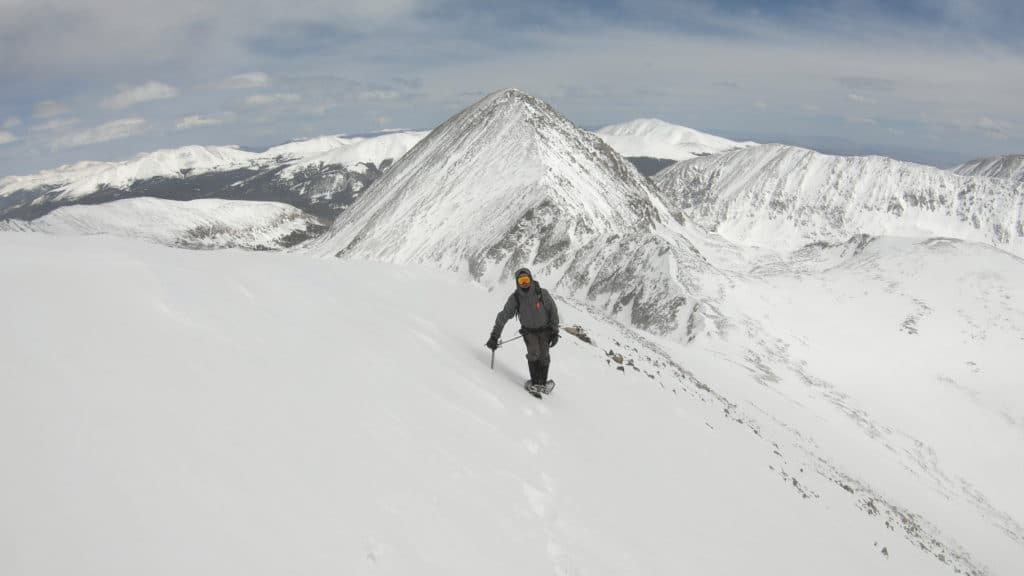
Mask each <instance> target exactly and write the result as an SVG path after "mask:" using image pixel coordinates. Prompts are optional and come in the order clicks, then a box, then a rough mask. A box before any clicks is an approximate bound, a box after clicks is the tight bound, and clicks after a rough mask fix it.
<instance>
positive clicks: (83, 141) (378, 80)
mask: <svg viewBox="0 0 1024 576" xmlns="http://www.w3.org/2000/svg"><path fill="white" fill-rule="evenodd" d="M1021 29H1024V3H1020V2H1017V1H995V0H982V1H978V2H968V1H962V0H939V1H934V2H880V1H878V2H876V1H868V0H862V1H857V0H849V1H837V2H824V3H823V2H806V1H784V2H775V3H764V2H744V1H739V0H730V1H720V2H715V1H711V0H702V1H693V2H689V1H685V0H683V1H669V0H649V1H644V0H637V1H630V2H618V1H611V0H600V1H596V2H582V1H571V0H549V1H540V0H520V1H518V2H507V1H506V2H491V1H487V0H484V1H475V2H473V1H467V0H377V1H375V2H373V3H360V2H345V1H340V2H339V1H329V0H313V1H303V0H292V1H290V2H287V3H264V2H256V1H253V0H246V1H241V0H226V1H223V2H216V1H214V0H202V1H199V0H179V1H176V2H166V1H152V0H108V1H98V0H0V78H2V86H3V89H2V91H0V176H3V175H9V174H24V173H30V172H34V171H36V170H39V169H43V168H51V167H55V166H57V165H59V164H63V163H68V162H74V161H79V160H115V159H124V158H128V157H131V156H132V155H134V154H136V153H139V152H143V151H148V150H153V149H157V148H163V147H174V146H181V145H185V144H238V145H242V146H248V147H261V146H268V145H271V144H275V143H279V142H282V141H286V140H289V139H292V138H299V137H307V136H315V135H320V134H333V133H342V132H344V133H363V132H370V131H375V130H379V129H383V128H417V129H424V128H432V127H434V126H436V125H437V124H439V123H440V122H443V121H444V120H445V119H446V118H448V117H449V116H450V115H452V114H453V113H455V112H456V111H458V110H459V109H461V108H463V107H465V106H467V105H469V104H471V103H472V102H473V101H474V100H476V99H477V98H479V97H480V96H482V95H483V94H486V93H488V92H491V91H493V90H496V89H499V88H504V87H517V88H521V89H523V90H526V91H528V92H530V93H533V94H535V95H537V96H540V97H542V98H545V99H546V100H548V101H549V102H551V104H552V105H554V106H555V107H556V108H557V109H559V110H560V111H561V112H562V113H563V114H565V115H566V116H567V117H568V118H569V119H570V120H572V121H574V122H575V123H576V124H578V125H580V126H584V127H599V126H602V125H606V124H610V123H615V122H620V121H624V120H628V119H632V118H637V117H657V118H661V119H663V120H667V121H670V122H674V123H678V124H683V125H687V126H690V127H693V128H697V129H699V130H704V131H707V132H711V133H714V134H719V135H723V136H727V137H732V138H737V139H751V140H757V141H761V142H784V143H788V144H796V145H801V146H807V147H810V148H814V149H817V150H821V151H824V152H830V153H851V154H866V153H878V154H886V155H891V156H895V157H898V158H902V159H909V160H914V161H919V162H926V163H932V164H936V165H942V166H947V165H952V164H954V163H957V162H960V161H964V160H968V159H971V158H975V157H981V156H990V155H996V154H1005V153H1024V136H1022V128H1024V112H1022V110H1021V106H1020V104H1019V101H1020V100H1024V98H1022V95H1024V40H1022V39H1021V38H1022V35H1021V34H1020V30H1021Z"/></svg>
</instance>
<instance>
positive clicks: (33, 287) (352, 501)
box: [0, 233, 1022, 576]
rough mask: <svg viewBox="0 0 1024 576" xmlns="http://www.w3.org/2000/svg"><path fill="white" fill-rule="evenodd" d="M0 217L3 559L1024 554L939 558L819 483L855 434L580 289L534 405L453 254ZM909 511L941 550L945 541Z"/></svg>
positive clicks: (191, 562)
mask: <svg viewBox="0 0 1024 576" xmlns="http://www.w3.org/2000/svg"><path fill="white" fill-rule="evenodd" d="M0 236H2V241H0V260H2V261H3V262H4V263H5V265H4V266H3V267H2V268H0V301H2V302H7V303H17V305H12V306H9V307H8V308H6V309H5V322H6V324H7V325H8V326H16V327H17V329H16V330H3V331H0V362H2V364H3V366H4V380H3V383H2V385H0V394H2V401H0V452H2V453H3V454H4V455H5V457H4V463H3V466H4V474H3V475H2V478H3V483H4V490H2V491H0V508H2V509H3V510H4V514H3V515H2V516H0V538H2V539H3V541H4V542H6V543H8V544H9V547H10V549H11V550H12V553H10V554H2V555H0V572H2V573H4V574H13V575H21V574H38V573H46V574H65V573H69V572H76V573H103V574H108V575H111V576H118V575H122V574H124V575H129V574H140V573H154V572H161V573H175V574H197V573H210V572H224V571H229V572H241V573H246V574H251V575H254V576H256V575H260V574H280V573H282V572H298V573H303V574H354V573H364V572H379V573H386V574H445V575H451V574H481V573H498V574H523V573H534V574H537V573H541V574H545V573H556V574H557V573H568V574H580V573H583V574H676V573H700V574H723V575H724V574H755V573H756V574H760V573H766V574H779V573H786V574H795V575H801V574H807V575H815V576H817V575H819V574H822V573H829V574H836V575H842V574H850V575H856V576H860V575H863V574H894V575H904V574H920V575H925V574H949V573H951V572H952V569H953V568H954V567H956V568H957V569H960V570H962V571H968V572H974V573H979V574H980V573H985V572H986V570H984V569H981V570H975V569H974V567H976V566H981V565H985V566H988V567H989V568H990V569H991V571H992V572H991V573H994V574H1007V575H1009V574H1012V573H1014V570H1013V567H1014V566H1019V565H1020V563H1019V562H1020V559H1021V558H1022V556H1021V552H1020V548H1019V546H1018V547H1014V546H1013V545H1010V546H1008V547H1007V546H1003V547H1002V548H1000V547H999V545H998V544H997V543H996V540H998V539H999V538H1000V536H999V535H998V534H995V535H993V534H992V533H991V532H989V533H987V534H988V536H989V537H991V538H992V543H990V544H988V545H985V544H982V545H979V550H980V552H978V553H977V555H976V556H971V557H970V559H968V560H964V559H963V558H962V557H960V556H954V554H958V552H957V549H956V548H955V547H950V548H945V549H943V551H945V553H947V554H949V556H947V557H946V558H947V559H946V561H945V562H949V563H951V565H947V564H946V563H944V562H943V561H940V560H938V559H937V558H936V556H935V555H934V554H933V553H931V552H926V551H925V549H924V548H926V546H921V545H919V544H918V542H917V541H915V540H912V539H908V538H907V536H906V535H905V531H906V530H907V527H906V526H905V525H903V524H900V523H899V522H898V521H896V523H895V524H894V525H892V526H891V527H887V526H886V523H887V522H888V521H889V520H888V518H889V517H890V516H888V515H889V514H890V509H889V508H888V507H887V504H886V502H887V500H886V499H887V498H888V495H887V494H886V493H887V492H889V491H890V489H892V490H894V491H895V488H896V486H894V485H886V486H885V487H884V490H880V491H879V492H872V491H871V488H870V485H869V484H867V483H866V482H865V483H861V482H860V481H859V480H857V478H859V477H860V475H861V474H864V475H865V476H869V475H870V474H871V472H872V471H871V470H863V469H860V470H854V471H852V473H853V474H855V476H854V477H853V478H852V479H851V478H839V479H836V478H831V477H829V476H828V474H829V473H830V472H828V470H830V468H829V466H830V465H836V466H841V463H842V460H843V458H844V457H845V455H846V454H847V452H845V451H844V450H843V449H837V450H836V451H835V452H834V453H831V454H826V455H825V456H827V458H828V459H826V460H822V461H819V460H818V459H817V458H816V457H815V456H813V455H812V454H808V453H803V452H801V450H800V449H799V448H798V447H797V446H800V445H802V446H804V447H805V448H807V447H813V446H814V445H815V443H816V442H817V439H816V438H813V439H812V438H804V439H803V440H801V439H800V438H799V437H798V436H799V434H800V431H801V430H802V428H799V427H794V428H793V430H792V431H791V432H787V431H786V427H785V425H786V424H787V422H786V421H785V419H786V418H788V417H789V414H787V413H786V412H785V411H780V412H779V413H778V414H777V415H774V418H773V415H772V414H771V413H759V412H756V411H755V410H753V409H750V404H748V402H747V401H745V400H744V399H743V397H742V396H739V397H733V398H732V400H730V401H728V402H729V403H726V404H723V400H721V399H718V398H716V396H715V394H718V393H715V392H714V389H713V388H707V384H710V385H712V386H715V387H717V386H719V385H724V384H726V382H724V381H721V380H720V378H724V377H726V376H730V377H736V378H737V380H736V382H735V384H734V385H733V384H730V386H731V387H732V388H735V389H736V391H737V392H739V393H741V394H742V393H743V391H744V390H746V391H747V392H754V393H756V394H761V392H760V390H761V389H762V388H760V387H758V386H756V385H754V384H753V383H751V385H749V386H748V387H743V386H742V385H741V382H743V381H747V382H750V378H751V375H750V374H744V372H743V370H739V371H735V370H732V371H730V370H731V369H730V368H729V367H734V366H735V364H734V363H733V362H731V361H729V360H728V359H725V358H719V360H718V361H717V362H715V363H714V364H713V365H707V364H705V365H701V362H698V361H697V360H696V359H693V360H692V363H693V364H694V366H696V367H698V368H700V370H701V372H702V374H701V378H702V379H703V381H704V382H706V383H707V384H702V385H701V386H695V385H694V382H695V381H694V380H693V379H692V378H691V377H687V376H685V375H684V374H682V373H680V372H678V370H677V369H674V368H673V367H672V365H671V364H669V363H666V361H665V360H663V359H661V358H662V357H660V356H659V355H658V351H657V347H656V346H653V345H649V344H645V343H644V341H643V340H640V339H637V338H636V337H635V336H634V335H631V334H630V333H629V332H628V331H623V330H621V329H619V328H616V327H615V326H614V325H611V324H608V323H606V322H605V321H602V320H600V319H598V318H596V317H594V316H591V315H590V314H588V313H587V312H585V311H582V310H580V309H578V308H576V307H575V306H574V305H572V303H570V302H568V301H562V302H560V306H561V309H562V311H563V317H564V322H565V323H566V324H574V323H577V324H581V325H583V326H585V327H586V328H587V329H588V332H589V338H591V339H592V340H593V344H588V343H585V342H584V341H582V340H579V339H577V338H575V337H573V336H571V335H568V334H566V335H565V336H564V337H563V339H562V343H560V344H559V346H558V347H556V348H555V349H554V356H555V360H554V365H553V368H552V374H553V376H554V377H555V378H556V379H558V381H559V385H558V388H557V389H556V391H555V393H554V394H553V395H552V396H550V397H548V398H546V399H544V400H543V401H538V400H535V399H533V398H531V397H529V396H528V395H527V394H525V393H524V392H523V390H522V388H521V382H522V378H523V374H524V372H525V366H524V364H525V362H524V360H523V358H522V355H523V350H522V348H521V347H520V346H517V345H510V346H508V347H507V348H503V349H501V350H499V351H498V354H497V362H496V366H495V370H494V371H491V370H489V369H488V363H489V353H488V352H487V350H485V349H484V348H483V347H482V344H481V341H482V340H483V339H484V338H485V337H486V332H487V330H488V328H489V326H488V325H489V321H490V319H491V318H492V317H493V314H494V312H495V310H496V309H497V307H498V306H500V304H501V302H502V301H503V299H504V292H500V293H489V292H487V291H485V290H483V289H482V288H480V287H478V286H473V285H468V284H464V283H463V282H461V281H460V280H457V279H456V278H453V277H450V276H447V275H444V274H439V273H438V272H437V271H425V270H420V269H416V268H411V267H395V266H391V265H382V264H374V263H366V262H344V261H343V262H339V261H330V260H319V259H308V258H304V257H302V256H301V255H296V254H245V253H238V252H215V253H195V252H188V251H176V250H168V249H166V248H162V247H157V246H148V245H143V244H139V243H135V242H132V241H126V240H121V239H113V238H100V237H89V238H82V239H75V240H74V241H71V240H69V239H67V238H62V237H54V236H45V235H33V234H21V233H0ZM69 287H73V291H74V298H69V297H68V289H69ZM444 302H448V303H457V306H458V308H459V312H458V313H455V314H453V313H452V311H451V308H450V307H449V306H444V305H439V303H444ZM516 344H518V343H516ZM608 350H612V351H614V352H615V354H616V355H619V356H617V357H616V358H615V359H614V361H613V359H612V358H611V357H610V356H609V354H608ZM620 354H622V355H624V356H625V361H624V363H623V366H622V367H623V368H624V370H617V369H616V368H615V367H616V366H619V364H618V362H620V361H623V358H622V356H621V355H620ZM702 358H703V359H704V361H705V362H713V361H714V355H713V354H707V355H703V356H702ZM54 359H59V361H54ZM687 361H688V362H690V361H691V360H689V359H688V360H687ZM978 361H979V365H981V366H983V367H984V366H986V362H987V361H986V360H985V359H984V358H978ZM645 372H649V373H650V374H651V375H650V376H648V375H647V374H645ZM978 382H979V383H983V382H984V381H983V380H979V381H978ZM773 386H774V388H775V390H776V392H775V395H777V396H779V398H780V399H781V398H783V396H784V395H786V394H789V393H790V391H788V390H785V389H783V387H782V386H781V385H780V384H773ZM765 390H767V389H765ZM812 391H813V390H812ZM911 392H916V390H896V391H894V393H895V394H897V395H898V397H899V398H900V399H903V398H904V396H903V394H904V393H911ZM724 393H731V391H729V392H724ZM767 396H768V397H770V396H771V394H768V395H767ZM982 398H984V397H982ZM982 401H984V400H982ZM781 405H785V403H784V402H782V403H781ZM765 406H768V405H767V404H766V405H765ZM943 406H945V407H947V408H948V407H949V406H948V405H946V404H943ZM723 408H724V410H723ZM811 408H813V406H812V407H811ZM790 409H792V410H799V406H796V405H794V404H790ZM748 410H749V413H748V412H747V411H748ZM809 417H810V416H809ZM811 419H812V420H813V418H811ZM797 425H800V422H799V421H794V426H797ZM971 434H972V438H974V439H976V440H977V441H978V442H987V441H988V440H990V439H991V438H990V437H987V436H985V434H987V431H986V429H984V428H983V429H981V430H979V429H976V428H972V430H971ZM862 438H863V436H862ZM858 442H863V440H859V441H858ZM801 443H802V444H801ZM826 444H827V446H825V448H827V449H831V448H832V447H833V446H832V442H831V440H829V441H828V442H827V443H826ZM851 445H852V446H854V447H856V446H858V444H857V443H853V444H851ZM825 448H823V450H824V449H825ZM840 448H843V446H840ZM993 448H995V446H993ZM856 453H857V454H858V457H859V456H860V455H861V454H860V453H859V452H856ZM876 456H877V458H878V461H861V460H854V461H856V462H861V463H862V464H863V465H864V466H867V467H872V468H878V469H879V471H880V472H879V473H880V474H882V475H883V476H884V475H887V474H890V473H891V474H895V475H896V476H895V477H901V476H899V470H898V468H899V467H898V466H896V467H894V468H892V469H890V468H889V467H888V466H886V465H885V464H884V463H885V462H890V461H896V462H898V461H899V458H900V456H901V455H900V453H899V449H898V448H897V449H895V450H894V451H892V452H884V451H883V452H880V453H879V454H877V455H876ZM1008 456H1012V454H1008ZM1010 462H1012V461H1011V460H1009V459H1004V463H1006V464H1007V466H1009V465H1010ZM906 478H913V476H906ZM913 482H914V481H913V480H911V483H913ZM841 484H843V485H841ZM910 489H911V488H910V487H909V486H908V488H907V490H910ZM930 505H931V506H933V507H934V508H931V509H929V510H930V511H934V510H936V509H941V508H942V507H944V506H948V503H946V502H941V501H939V499H936V500H935V501H932V502H930ZM954 511H955V509H954ZM908 518H909V519H910V521H915V522H918V524H917V527H916V528H915V530H917V532H918V535H921V536H922V537H923V538H925V543H926V545H927V546H928V547H930V546H934V544H933V543H932V540H931V539H932V538H935V539H936V540H935V542H940V543H941V542H946V538H947V536H948V535H947V534H945V533H943V532H942V531H940V532H935V531H933V528H932V527H931V526H930V525H929V524H928V523H927V522H926V519H925V518H922V517H919V516H909V517H908ZM972 526H976V524H968V525H965V526H963V527H958V526H950V527H949V528H950V529H951V530H952V531H953V532H954V533H959V532H958V531H961V530H967V529H969V528H971V527H972ZM985 534H986V533H979V534H978V539H981V538H982V537H983V536H985ZM1002 538H1003V541H1005V536H1003V537H1002ZM128 543H130V545H128ZM55 550H59V551H60V553H59V554H56V553H54V551H55ZM737 550H741V551H742V552H743V553H742V554H740V553H737ZM972 552H973V550H972Z"/></svg>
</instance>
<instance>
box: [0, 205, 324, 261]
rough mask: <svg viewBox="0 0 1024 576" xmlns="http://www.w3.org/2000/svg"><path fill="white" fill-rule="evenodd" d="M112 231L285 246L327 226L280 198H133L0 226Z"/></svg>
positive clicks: (180, 241)
mask: <svg viewBox="0 0 1024 576" xmlns="http://www.w3.org/2000/svg"><path fill="white" fill-rule="evenodd" d="M5 228H6V229H13V230H22V231H34V232H42V233H47V234H60V235H83V234H110V235H113V236H122V237H126V238H141V239H145V240H149V241H151V242H157V243H160V244H166V245H169V246H179V247H184V248H248V249H262V250H271V249H280V248H283V247H286V246H289V245H291V244H294V243H296V242H297V241H298V240H299V239H306V238H308V237H309V236H311V235H315V234H317V233H319V232H320V231H322V230H323V229H324V226H323V225H322V224H320V222H319V221H318V220H317V219H315V218H313V217H311V216H309V215H308V214H305V213H303V212H302V211H301V210H299V209H297V208H293V207H292V206H288V205H287V204H280V203H277V202H243V201H239V200H214V199H207V200H191V201H188V202H175V201H172V200H158V199H156V198H132V199H129V200H117V201H114V202H108V203H105V204H100V205H95V206H90V205H76V206H66V207H63V208H58V209H57V210H54V211H53V212H51V213H49V214H47V215H46V216H43V217H42V218H38V219H36V220H33V221H31V222H20V221H11V222H5V221H0V230H3V229H5Z"/></svg>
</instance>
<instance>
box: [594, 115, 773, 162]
mask: <svg viewBox="0 0 1024 576" xmlns="http://www.w3.org/2000/svg"><path fill="white" fill-rule="evenodd" d="M595 134H597V135H598V136H600V137H601V139H602V140H604V141H605V142H607V143H608V145H609V146H611V147H612V148H614V149H615V151H616V152H618V153H619V154H621V155H623V156H629V157H647V158H663V159H666V160H676V161H679V160H689V159H690V158H696V157H697V156H706V155H709V154H718V153H720V152H726V151H728V150H735V149H737V148H746V147H748V146H754V145H755V144H754V143H753V142H735V141H733V140H729V139H726V138H721V137H719V136H712V135H711V134H705V133H703V132H698V131H697V130H693V129H692V128H687V127H686V126H679V125H677V124H670V123H668V122H665V121H663V120H658V119H656V118H640V119H637V120H631V121H629V122H623V123H622V124H613V125H611V126H605V127H604V128H601V129H600V130H598V131H596V132H595Z"/></svg>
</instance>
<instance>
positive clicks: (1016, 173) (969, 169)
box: [953, 154, 1024, 182]
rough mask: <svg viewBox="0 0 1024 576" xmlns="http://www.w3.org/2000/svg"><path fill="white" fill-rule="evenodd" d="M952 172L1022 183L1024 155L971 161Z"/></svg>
mask: <svg viewBox="0 0 1024 576" xmlns="http://www.w3.org/2000/svg"><path fill="white" fill-rule="evenodd" d="M953 172H956V173H957V174H960V175H961V176H988V177H990V178H1006V179H1008V180H1013V181H1015V182H1024V154H1008V155H1006V156H996V157H994V158H981V159H978V160H972V161H970V162H965V163H964V164H961V165H959V166H957V167H956V168H953Z"/></svg>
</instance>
